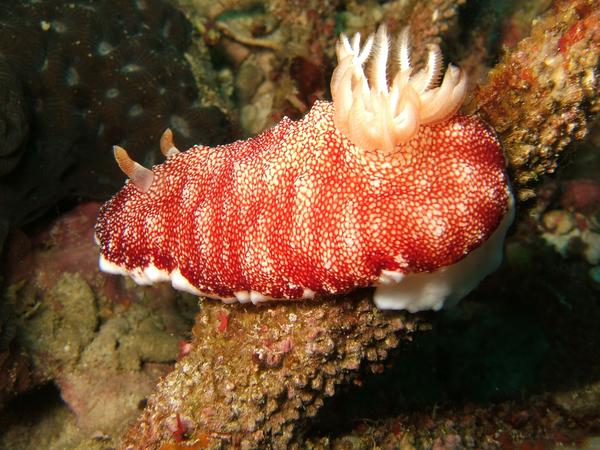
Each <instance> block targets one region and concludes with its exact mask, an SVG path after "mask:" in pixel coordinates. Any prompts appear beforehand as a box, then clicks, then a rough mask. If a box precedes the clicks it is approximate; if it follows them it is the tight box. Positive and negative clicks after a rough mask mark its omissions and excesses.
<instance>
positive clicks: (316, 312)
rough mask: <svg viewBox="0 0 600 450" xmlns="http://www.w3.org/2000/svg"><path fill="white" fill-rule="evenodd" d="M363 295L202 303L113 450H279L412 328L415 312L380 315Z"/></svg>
mask: <svg viewBox="0 0 600 450" xmlns="http://www.w3.org/2000/svg"><path fill="white" fill-rule="evenodd" d="M370 297H371V292H370V291H368V290H366V291H365V290H363V291H359V292H357V293H355V294H354V295H350V296H346V297H343V298H338V299H335V300H334V299H330V300H326V301H324V302H322V303H320V302H304V303H296V302H293V303H279V304H274V305H272V306H267V307H260V308H257V307H255V306H225V305H221V304H220V303H218V302H215V301H210V300H209V301H203V302H202V304H201V311H200V314H199V315H198V316H197V318H196V325H195V326H194V330H193V332H194V338H193V341H192V343H191V350H190V352H189V354H188V355H187V356H184V357H183V359H182V360H180V361H179V362H178V363H177V364H176V367H175V369H174V371H173V372H171V373H170V374H169V375H168V376H167V377H166V378H165V379H164V380H162V381H161V382H160V383H159V385H158V387H157V391H156V393H155V394H153V395H152V396H151V397H150V399H149V401H148V407H147V408H146V409H145V411H144V413H143V414H142V417H141V418H140V419H139V420H138V422H137V423H136V425H135V426H134V427H132V428H131V429H130V431H129V433H128V434H127V435H126V436H125V439H124V441H123V443H122V447H123V448H132V449H137V448H148V449H153V448H161V445H162V444H165V443H171V444H165V446H164V447H162V448H178V447H177V445H178V444H177V443H178V442H179V443H180V444H179V445H181V446H182V447H180V448H184V447H183V445H189V446H190V447H189V448H205V447H209V448H220V447H221V446H222V445H225V446H226V447H236V448H285V447H286V446H287V445H289V444H290V442H291V441H292V440H293V439H295V438H297V437H298V434H299V433H300V431H301V424H302V423H303V422H304V421H306V419H307V418H310V417H312V416H314V415H315V414H316V413H317V411H318V410H319V408H320V407H321V405H322V404H323V399H324V398H325V397H330V396H332V395H334V393H335V392H336V389H338V386H339V385H340V384H341V383H347V382H349V381H352V380H356V379H357V377H358V375H359V373H360V372H359V369H361V368H365V367H366V366H368V367H370V369H371V370H373V371H378V370H381V369H382V366H381V361H382V360H384V359H385V358H386V357H387V353H388V350H389V349H391V348H394V347H396V345H397V344H398V340H399V338H400V339H403V340H406V339H409V338H410V335H411V333H412V332H413V331H414V330H415V329H416V327H417V323H418V320H419V319H418V317H417V316H415V315H409V314H403V313H384V312H381V311H379V310H377V309H376V308H375V307H374V305H373V303H372V301H371V298H370ZM183 441H185V442H183ZM169 445H171V446H169ZM185 448H188V447H185Z"/></svg>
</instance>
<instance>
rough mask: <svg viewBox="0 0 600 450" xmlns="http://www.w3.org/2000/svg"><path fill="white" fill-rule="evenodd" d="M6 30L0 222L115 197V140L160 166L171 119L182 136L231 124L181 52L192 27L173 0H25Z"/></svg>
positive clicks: (0, 75) (1, 38)
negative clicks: (67, 201) (76, 200)
mask: <svg viewBox="0 0 600 450" xmlns="http://www.w3.org/2000/svg"><path fill="white" fill-rule="evenodd" d="M0 29H1V30H2V33H0V222H5V223H9V224H11V225H13V226H14V225H21V224H23V223H26V222H30V221H31V220H33V219H35V218H36V217H39V216H40V215H41V214H43V213H44V212H45V211H47V209H48V208H50V207H52V206H53V205H54V204H55V203H56V202H58V201H60V200H61V199H64V198H65V197H74V196H83V197H87V198H89V197H92V198H101V199H105V198H107V197H108V196H110V195H112V194H113V193H114V192H115V191H116V190H117V189H118V188H119V187H120V186H121V185H122V183H123V180H124V177H123V174H122V173H120V171H119V170H118V168H117V167H116V165H115V164H114V159H113V157H112V151H111V148H112V146H113V145H114V144H120V145H123V146H125V147H126V148H127V149H128V150H129V151H130V152H132V154H135V155H137V158H138V160H140V161H143V162H144V163H145V164H146V165H152V164H153V163H154V162H155V161H159V159H157V158H158V157H159V155H160V153H159V151H158V138H159V136H160V134H161V133H162V132H163V131H164V129H165V128H167V127H171V128H172V129H173V131H174V133H175V135H176V139H177V141H178V144H180V145H182V146H189V145H192V144H196V143H198V142H206V143H207V144H208V143H213V144H214V143H217V142H218V143H221V142H223V140H225V139H227V138H228V136H229V134H230V133H229V125H228V120H227V118H226V117H225V115H224V114H223V113H222V112H221V110H220V109H218V108H216V107H211V106H209V105H210V104H211V103H209V102H208V101H206V99H207V98H208V97H210V96H209V95H206V93H205V92H202V93H200V89H199V87H198V86H197V85H196V79H197V78H198V77H197V76H196V74H195V73H194V72H193V71H192V68H191V67H190V65H189V64H188V62H187V60H186V59H185V51H186V50H187V48H188V47H189V46H190V44H191V41H192V36H191V33H192V27H191V26H190V24H189V22H188V21H187V20H186V18H185V16H184V15H183V14H182V13H181V12H180V11H178V10H177V9H175V8H174V7H173V6H171V4H170V3H169V2H168V1H166V0H146V1H139V2H136V1H128V0H110V1H103V2H97V1H91V0H84V1H78V2H63V1H57V0H49V1H43V2H33V1H27V0H19V1H15V2H10V7H8V6H4V7H2V8H0ZM202 67H203V68H204V70H205V72H206V71H207V70H208V69H207V67H208V65H206V64H205V65H204V66H202ZM208 80H209V77H208V76H207V77H206V78H205V80H204V81H205V83H204V85H203V87H202V88H203V89H204V91H209V90H210V84H209V81H208ZM213 89H214V88H213ZM214 98H216V96H215V95H213V96H212V97H211V99H214Z"/></svg>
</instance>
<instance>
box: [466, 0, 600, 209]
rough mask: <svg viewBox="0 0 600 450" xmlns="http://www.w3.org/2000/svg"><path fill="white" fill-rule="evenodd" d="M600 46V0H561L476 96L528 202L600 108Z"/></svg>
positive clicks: (519, 192)
mask: <svg viewBox="0 0 600 450" xmlns="http://www.w3.org/2000/svg"><path fill="white" fill-rule="evenodd" d="M599 48H600V10H599V9H598V5H597V3H596V2H594V1H591V0H578V1H569V0H561V1H556V2H555V3H554V5H553V6H552V8H551V10H550V11H549V12H548V13H547V14H545V15H544V16H543V17H542V18H541V19H540V20H539V21H537V22H536V23H535V24H534V26H533V28H532V30H531V36H530V37H528V38H526V39H524V40H522V41H521V42H520V43H519V44H518V45H517V47H516V48H515V49H514V50H513V51H512V52H510V53H507V54H506V55H505V56H504V57H503V59H502V60H501V61H500V63H499V64H498V65H497V66H496V67H495V68H494V69H493V70H492V71H491V72H490V74H489V79H488V81H487V82H486V83H485V85H483V86H482V87H481V88H479V89H478V90H477V91H476V93H475V97H474V102H473V105H472V107H471V108H470V109H471V110H476V111H477V112H478V114H480V115H481V117H483V118H484V120H486V121H487V122H488V123H489V124H490V125H491V126H492V127H493V128H494V129H495V130H496V132H497V133H498V134H499V137H500V139H501V141H502V143H503V146H504V151H505V153H506V155H507V158H508V162H509V167H510V170H511V172H512V176H511V178H512V180H513V183H514V185H515V188H516V194H517V196H518V198H519V199H520V200H526V199H528V198H531V197H532V196H534V192H533V189H532V186H533V184H534V183H535V182H536V181H538V180H539V178H540V176H542V175H543V174H546V173H550V172H553V171H554V170H555V169H556V167H557V162H558V159H559V157H560V156H561V153H562V151H563V150H564V149H565V148H566V146H567V145H568V144H569V143H570V142H571V141H573V140H577V139H582V138H583V137H584V136H585V134H586V131H587V126H588V116H589V115H590V114H595V113H598V112H599V111H600V101H599V100H598V94H597V92H598V89H599V88H600V82H599V77H598V67H599V66H600V52H599Z"/></svg>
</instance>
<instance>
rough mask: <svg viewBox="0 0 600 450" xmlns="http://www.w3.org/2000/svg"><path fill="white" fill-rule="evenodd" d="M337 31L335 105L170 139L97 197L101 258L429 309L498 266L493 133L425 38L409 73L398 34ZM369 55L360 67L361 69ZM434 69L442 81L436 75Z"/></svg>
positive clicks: (264, 295)
mask: <svg viewBox="0 0 600 450" xmlns="http://www.w3.org/2000/svg"><path fill="white" fill-rule="evenodd" d="M391 47H392V45H391V43H390V39H389V37H388V34H387V32H386V30H385V28H383V27H381V28H379V30H378V31H377V33H376V34H375V35H374V36H370V37H369V38H368V39H367V40H366V41H365V42H364V44H363V45H361V42H360V36H359V35H358V34H357V35H356V36H354V37H353V38H352V40H349V39H348V38H346V37H345V36H344V35H342V36H341V38H340V41H339V43H338V45H337V49H336V50H337V58H338V66H337V67H336V69H335V71H334V73H333V77H332V81H331V93H332V99H333V101H332V102H325V101H318V102H316V103H315V104H314V106H313V107H312V109H311V110H310V111H309V112H308V114H307V115H306V116H305V117H304V118H303V119H301V120H300V121H297V122H294V121H291V120H289V119H288V118H284V119H283V120H282V121H281V122H280V123H279V124H278V125H276V126H275V127H274V128H272V129H270V130H268V131H265V132H263V133H262V134H260V135H259V136H256V137H254V138H252V139H248V140H245V141H237V142H234V143H232V144H229V145H222V146H218V147H216V148H209V147H205V146H201V145H196V146H194V147H192V148H190V149H189V150H187V151H185V152H180V151H179V150H177V148H176V147H175V145H174V144H173V138H172V134H171V132H170V131H169V130H167V131H166V132H165V134H164V135H163V137H162V138H161V142H160V144H161V150H162V152H163V154H164V155H165V157H166V161H165V162H164V163H163V164H160V165H157V166H155V167H153V168H152V169H151V170H150V169H147V168H145V167H143V166H141V165H140V164H138V163H136V162H134V161H132V160H131V159H130V158H129V156H128V155H127V152H126V151H125V150H124V149H122V148H120V147H115V157H116V160H117V162H118V164H119V166H120V167H121V169H122V170H123V171H124V172H125V173H126V174H127V175H128V177H129V180H128V181H127V182H126V184H125V186H124V188H123V189H122V190H121V191H120V192H118V193H117V194H116V195H115V196H114V197H113V198H112V199H111V200H109V201H108V202H107V203H106V204H105V205H104V206H103V207H102V208H101V210H100V213H99V218H98V222H97V225H96V229H95V232H96V240H97V242H98V244H99V246H100V252H101V255H100V268H101V269H102V270H103V271H105V272H109V273H115V274H124V275H129V276H131V277H132V278H133V279H134V280H135V281H136V282H137V283H139V284H152V283H155V282H161V281H170V282H171V283H172V285H173V286H174V287H175V288H177V289H181V290H184V291H188V292H191V293H193V294H197V295H203V296H208V297H215V298H219V299H221V300H223V301H224V302H228V303H229V302H240V303H247V302H252V303H259V302H263V301H269V300H278V299H312V298H314V297H324V296H328V295H330V294H342V293H346V292H349V291H351V290H353V289H356V288H360V287H366V286H375V293H374V301H375V303H376V305H377V306H378V307H380V308H383V309H407V310H409V311H413V312H414V311H420V310H424V309H434V310H437V309H439V308H441V307H442V305H443V304H444V302H447V303H454V302H456V301H457V300H459V299H460V298H462V297H463V296H464V295H466V294H467V293H468V292H469V291H471V290H472V289H473V288H474V287H475V286H476V285H477V284H478V283H479V282H480V281H481V280H482V279H483V278H484V277H485V276H487V274H489V273H490V272H491V271H492V270H495V268H496V267H497V266H498V264H499V263H500V261H501V258H502V247H503V241H504V237H505V235H506V232H507V229H508V227H509V226H510V223H511V222H512V219H513V215H514V212H513V210H514V208H513V197H512V194H511V191H510V186H509V182H508V178H507V175H506V171H505V159H504V155H503V153H502V149H501V147H500V144H499V142H498V140H497V138H496V136H495V134H494V133H493V131H492V130H490V129H489V128H488V126H487V125H486V124H484V123H483V122H482V121H481V120H480V119H479V118H477V117H476V116H465V115H461V114H460V113H458V112H457V111H458V109H459V107H460V105H461V103H462V101H463V99H464V97H465V93H466V78H465V74H464V73H463V72H461V71H460V70H459V69H458V68H456V67H453V66H449V67H448V68H447V70H446V72H445V74H444V76H443V78H441V72H442V58H441V53H440V50H439V48H437V47H435V46H432V47H431V48H430V51H429V57H428V60H427V63H426V65H425V67H424V68H423V69H421V70H420V71H417V72H416V73H413V69H412V66H411V62H410V51H409V38H408V31H406V30H405V31H403V32H402V33H401V34H400V36H399V38H398V40H397V43H396V45H395V49H394V50H395V55H396V61H395V63H394V65H395V67H396V73H395V75H394V78H393V79H392V80H391V82H388V79H387V73H388V69H390V67H388V66H391V64H388V54H389V53H390V52H391ZM363 67H366V68H367V73H368V76H367V75H365V71H364V70H363ZM440 78H441V80H440Z"/></svg>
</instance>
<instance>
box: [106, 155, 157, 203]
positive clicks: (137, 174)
mask: <svg viewBox="0 0 600 450" xmlns="http://www.w3.org/2000/svg"><path fill="white" fill-rule="evenodd" d="M113 151H114V155H115V160H116V161H117V164H118V165H119V168H120V169H121V170H122V171H123V172H124V173H125V175H127V176H128V177H129V179H130V180H131V181H132V183H133V184H134V185H135V187H137V188H138V189H139V190H140V191H142V192H148V189H150V185H151V184H152V181H154V173H153V172H152V171H151V170H150V169H146V168H145V167H144V166H142V165H141V164H139V163H137V162H135V161H134V160H133V159H131V158H130V157H129V155H128V154H127V151H126V150H125V149H124V148H123V147H119V146H118V145H115V146H114V147H113Z"/></svg>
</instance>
